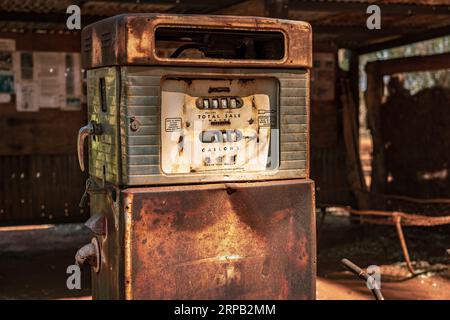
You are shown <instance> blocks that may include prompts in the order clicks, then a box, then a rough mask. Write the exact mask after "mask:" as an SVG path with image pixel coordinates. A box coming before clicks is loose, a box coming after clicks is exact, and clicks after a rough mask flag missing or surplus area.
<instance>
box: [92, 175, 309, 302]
mask: <svg viewBox="0 0 450 320" xmlns="http://www.w3.org/2000/svg"><path fill="white" fill-rule="evenodd" d="M313 195H314V185H313V182H312V181H310V180H305V179H296V180H280V181H268V182H252V183H233V184H203V185H189V186H176V187H151V188H131V189H125V190H122V191H121V197H120V200H119V201H120V204H119V205H118V206H117V208H119V210H120V213H114V206H111V205H109V204H108V201H110V200H108V198H107V196H105V195H103V197H104V199H105V201H103V203H104V206H101V205H100V201H99V200H100V199H96V200H95V201H92V202H91V203H94V204H95V205H96V206H97V208H91V211H92V212H98V211H95V210H99V209H101V208H100V207H102V208H103V211H104V212H105V210H106V209H107V208H110V209H111V210H110V211H109V212H106V216H107V219H108V220H113V221H108V223H107V226H108V234H107V235H106V237H105V236H104V237H101V239H102V240H101V243H102V245H101V256H102V257H103V258H104V259H103V258H102V261H108V263H107V265H102V267H101V269H100V272H99V273H94V274H93V284H94V285H93V297H94V298H95V299H106V298H120V299H123V298H125V299H314V298H315V276H316V256H315V243H316V241H315V212H314V196H313ZM96 197H102V195H96ZM98 206H100V207H98ZM115 226H116V227H115ZM116 249H117V250H116Z"/></svg>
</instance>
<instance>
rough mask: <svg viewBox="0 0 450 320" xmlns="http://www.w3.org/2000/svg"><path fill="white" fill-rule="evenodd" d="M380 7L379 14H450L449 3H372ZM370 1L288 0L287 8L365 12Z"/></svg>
mask: <svg viewBox="0 0 450 320" xmlns="http://www.w3.org/2000/svg"><path fill="white" fill-rule="evenodd" d="M373 4H376V5H378V6H379V7H380V9H381V14H388V15H391V14H394V15H407V16H411V15H415V14H446V15H450V5H436V6H432V5H419V4H414V5H413V4H383V3H373ZM369 5H370V3H360V2H316V1H314V2H312V1H309V0H290V2H289V9H290V10H299V11H316V12H333V11H334V12H361V13H363V14H365V13H366V10H367V7H368V6H369Z"/></svg>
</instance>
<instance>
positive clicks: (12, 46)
mask: <svg viewBox="0 0 450 320" xmlns="http://www.w3.org/2000/svg"><path fill="white" fill-rule="evenodd" d="M0 51H9V52H13V51H16V40H14V39H0Z"/></svg>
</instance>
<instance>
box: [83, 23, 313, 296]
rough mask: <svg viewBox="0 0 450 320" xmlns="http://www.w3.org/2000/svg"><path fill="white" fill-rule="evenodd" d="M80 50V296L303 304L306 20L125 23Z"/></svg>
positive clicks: (95, 34)
mask: <svg viewBox="0 0 450 320" xmlns="http://www.w3.org/2000/svg"><path fill="white" fill-rule="evenodd" d="M82 57H83V66H84V68H85V69H86V70H87V91H88V93H87V99H88V117H89V119H88V120H89V124H88V125H87V126H86V127H83V128H82V129H81V130H80V134H79V137H78V146H79V148H78V153H79V160H80V166H81V168H82V169H84V168H85V167H86V168H88V170H89V175H90V178H89V180H88V182H87V183H86V195H87V194H88V195H89V205H90V212H91V215H92V217H91V219H90V220H89V221H88V223H87V225H88V226H89V227H90V228H91V230H92V231H93V239H92V241H91V243H89V244H88V245H86V246H85V247H83V248H82V249H80V251H79V252H78V253H77V261H78V263H80V264H83V263H86V264H89V265H91V266H92V283H93V298H94V299H314V298H315V276H316V257H315V248H316V239H315V211H314V184H313V182H312V181H311V180H310V179H309V160H308V159H309V84H310V80H309V79H310V71H309V70H310V68H311V28H310V25H309V24H307V23H305V22H299V21H289V20H278V19H268V18H255V17H232V16H191V15H162V14H127V15H120V16H116V17H112V18H108V19H105V20H102V21H100V22H97V23H95V24H92V25H90V26H87V27H86V28H85V29H84V30H83V32H82ZM85 142H87V144H88V150H89V151H88V158H89V161H88V163H86V164H85V155H84V153H83V148H84V144H85ZM84 200H87V197H84ZM82 202H86V201H82Z"/></svg>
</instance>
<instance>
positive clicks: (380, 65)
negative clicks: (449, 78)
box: [366, 53, 450, 75]
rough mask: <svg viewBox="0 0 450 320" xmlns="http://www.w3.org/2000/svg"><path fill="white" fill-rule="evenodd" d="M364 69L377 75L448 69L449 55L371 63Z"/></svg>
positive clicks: (449, 66) (449, 65)
mask: <svg viewBox="0 0 450 320" xmlns="http://www.w3.org/2000/svg"><path fill="white" fill-rule="evenodd" d="M366 68H367V69H372V70H375V72H377V74H379V75H391V74H396V73H403V72H421V71H432V70H441V69H450V53H442V54H435V55H428V56H413V57H406V58H397V59H390V60H380V61H373V62H369V63H367V65H366Z"/></svg>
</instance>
